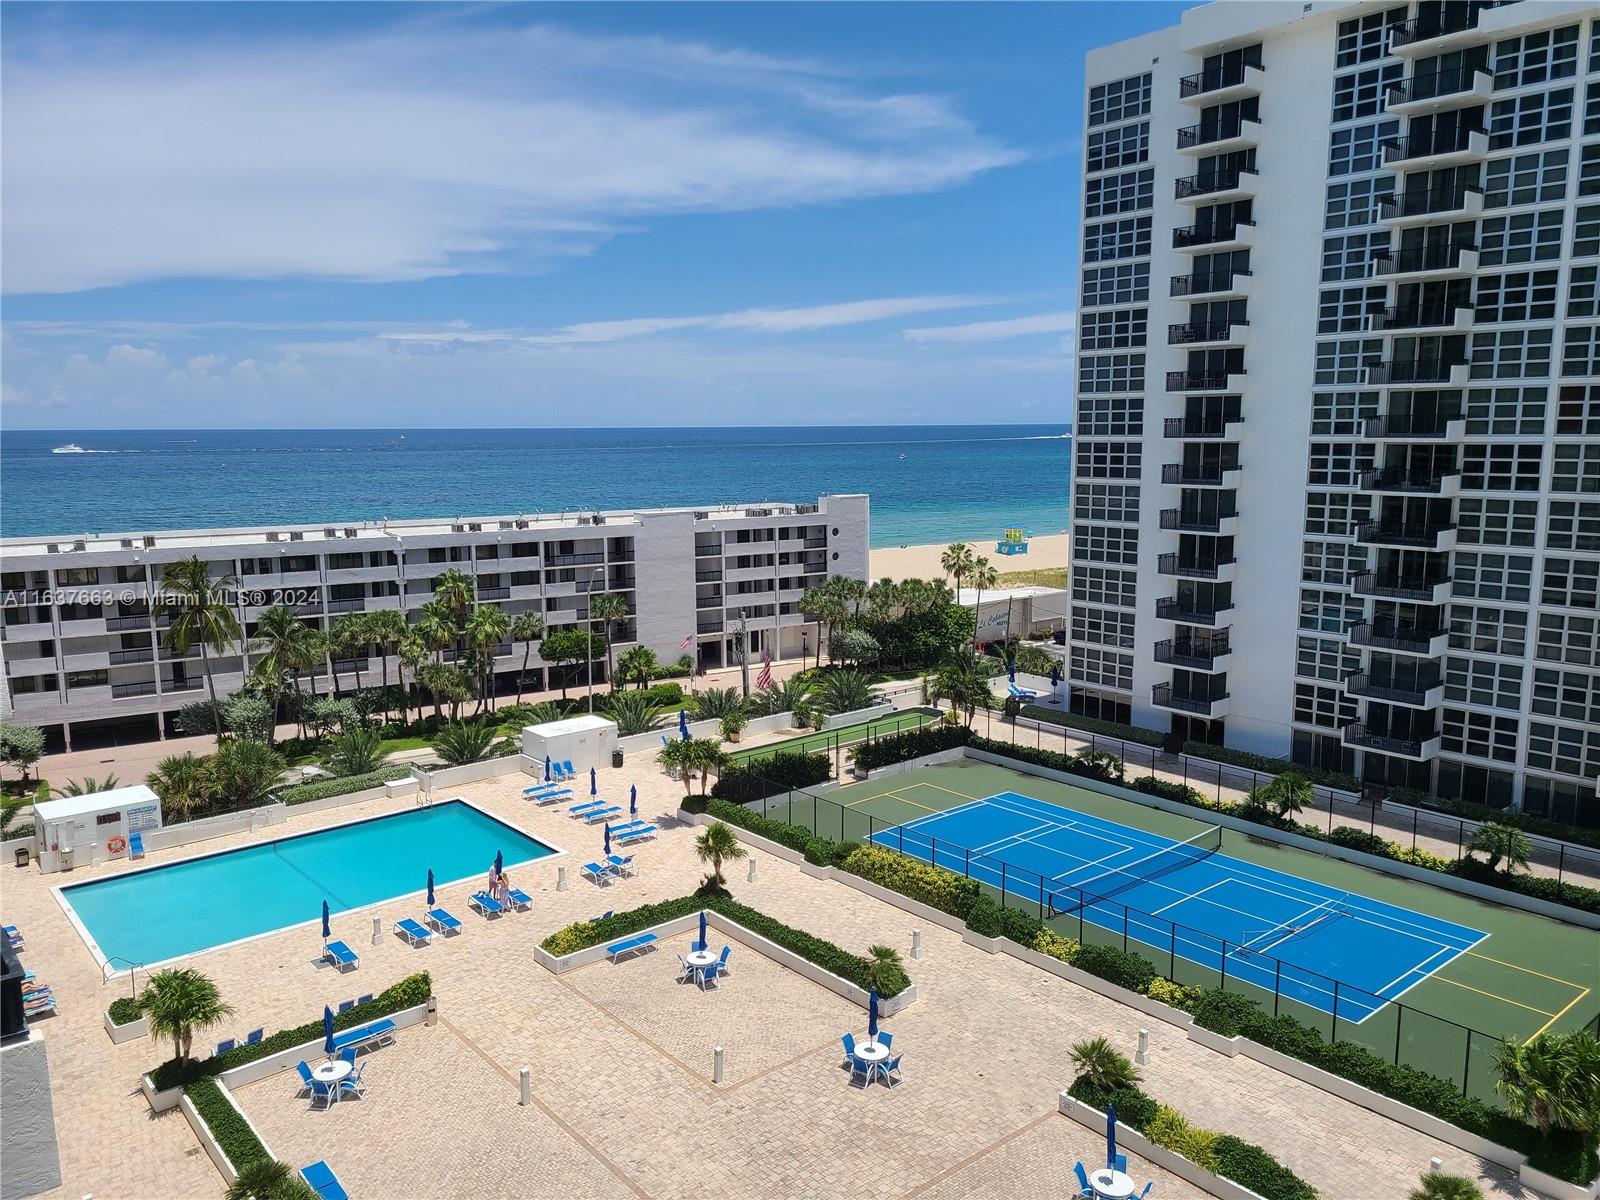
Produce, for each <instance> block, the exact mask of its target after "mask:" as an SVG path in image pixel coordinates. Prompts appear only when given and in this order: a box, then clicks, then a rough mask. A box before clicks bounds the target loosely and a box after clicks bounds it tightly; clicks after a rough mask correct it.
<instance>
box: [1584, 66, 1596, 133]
mask: <svg viewBox="0 0 1600 1200" xmlns="http://www.w3.org/2000/svg"><path fill="white" fill-rule="evenodd" d="M1583 97H1584V98H1583V136H1584V137H1588V136H1589V135H1590V134H1594V133H1600V79H1591V80H1590V81H1589V85H1588V88H1587V89H1586V90H1585V91H1584V94H1583Z"/></svg>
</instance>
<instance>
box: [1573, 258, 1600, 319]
mask: <svg viewBox="0 0 1600 1200" xmlns="http://www.w3.org/2000/svg"><path fill="white" fill-rule="evenodd" d="M1597 274H1600V267H1577V266H1575V267H1571V268H1569V269H1568V271H1567V316H1569V317H1596V316H1600V305H1597V304H1596V298H1597V297H1596V288H1595V277H1596V275H1597Z"/></svg>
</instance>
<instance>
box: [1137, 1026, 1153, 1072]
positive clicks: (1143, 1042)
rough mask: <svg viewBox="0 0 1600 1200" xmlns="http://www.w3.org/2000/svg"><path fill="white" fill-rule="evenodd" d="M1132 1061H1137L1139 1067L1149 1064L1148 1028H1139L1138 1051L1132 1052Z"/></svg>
mask: <svg viewBox="0 0 1600 1200" xmlns="http://www.w3.org/2000/svg"><path fill="white" fill-rule="evenodd" d="M1133 1061H1134V1062H1136V1063H1138V1064H1139V1065H1140V1066H1141V1067H1143V1066H1148V1065H1149V1062H1150V1031H1149V1030H1148V1029H1141V1030H1139V1049H1138V1052H1137V1053H1135V1054H1134V1056H1133Z"/></svg>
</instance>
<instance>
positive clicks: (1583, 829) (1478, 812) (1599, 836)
mask: <svg viewBox="0 0 1600 1200" xmlns="http://www.w3.org/2000/svg"><path fill="white" fill-rule="evenodd" d="M1389 799H1390V800H1392V801H1394V803H1396V804H1409V805H1410V806H1411V807H1413V808H1427V809H1432V810H1434V811H1435V812H1442V813H1449V814H1450V815H1451V816H1452V817H1461V818H1462V819H1463V820H1467V821H1496V822H1498V823H1499V824H1501V825H1513V826H1515V827H1516V828H1518V829H1521V830H1524V831H1525V832H1527V833H1531V834H1533V835H1535V836H1536V837H1545V838H1552V839H1554V840H1556V841H1560V842H1575V843H1576V844H1578V845H1580V846H1593V847H1595V848H1597V849H1600V829H1592V828H1589V827H1588V826H1584V825H1568V824H1567V823H1566V822H1565V821H1554V820H1551V819H1550V818H1549V817H1536V816H1534V815H1533V814H1532V813H1525V812H1518V811H1517V810H1516V809H1514V808H1494V807H1491V806H1490V805H1487V804H1474V803H1472V802H1471V801H1470V800H1446V799H1444V798H1443V797H1441V796H1430V795H1428V793H1427V792H1422V791H1418V790H1417V789H1416V788H1393V789H1391V790H1390V792H1389Z"/></svg>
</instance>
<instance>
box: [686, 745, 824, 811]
mask: <svg viewBox="0 0 1600 1200" xmlns="http://www.w3.org/2000/svg"><path fill="white" fill-rule="evenodd" d="M832 775H833V764H831V763H830V762H829V761H828V756H827V755H826V754H807V753H805V752H804V751H800V750H780V751H778V752H777V753H776V754H770V755H768V756H767V757H766V758H760V759H756V760H755V761H754V762H750V763H729V764H728V765H727V766H725V767H722V768H721V769H719V770H718V772H717V781H716V783H714V784H712V785H711V794H712V795H713V796H715V797H717V798H718V799H720V800H761V799H764V798H765V797H767V796H776V795H778V794H779V793H780V792H786V791H788V790H789V789H790V788H804V787H815V786H816V785H817V784H819V783H826V782H827V781H828V779H829V778H831V777H832Z"/></svg>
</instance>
